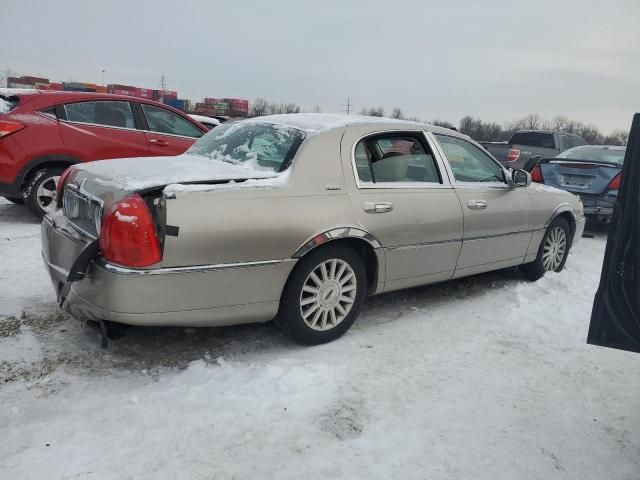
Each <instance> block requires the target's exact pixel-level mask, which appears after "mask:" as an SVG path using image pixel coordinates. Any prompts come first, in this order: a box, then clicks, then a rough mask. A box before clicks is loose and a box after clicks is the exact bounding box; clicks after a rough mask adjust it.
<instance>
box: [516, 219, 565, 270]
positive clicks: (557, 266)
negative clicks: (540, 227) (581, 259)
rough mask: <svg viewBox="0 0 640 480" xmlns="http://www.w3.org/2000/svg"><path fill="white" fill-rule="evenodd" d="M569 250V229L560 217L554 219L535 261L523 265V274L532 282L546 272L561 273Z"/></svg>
mask: <svg viewBox="0 0 640 480" xmlns="http://www.w3.org/2000/svg"><path fill="white" fill-rule="evenodd" d="M570 248H571V228H570V227H569V223H568V222H567V221H566V220H565V219H564V218H561V217H558V218H556V219H555V220H554V221H553V222H551V225H549V227H548V228H547V231H546V232H545V234H544V237H543V238H542V242H541V243H540V247H539V248H538V255H537V256H536V259H535V260H534V261H533V262H531V263H528V264H526V265H523V267H522V269H523V270H524V272H525V274H526V275H527V276H528V277H529V278H530V279H532V280H538V279H539V278H542V277H543V276H544V274H545V273H546V272H561V271H562V269H563V268H564V265H565V263H566V262H567V257H568V256H569V249H570Z"/></svg>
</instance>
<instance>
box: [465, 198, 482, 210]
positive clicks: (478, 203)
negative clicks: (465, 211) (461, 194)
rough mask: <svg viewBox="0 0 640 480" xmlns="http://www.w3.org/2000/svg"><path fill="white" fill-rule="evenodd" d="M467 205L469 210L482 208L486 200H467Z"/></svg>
mask: <svg viewBox="0 0 640 480" xmlns="http://www.w3.org/2000/svg"><path fill="white" fill-rule="evenodd" d="M467 207H469V208H470V209H471V210H484V209H485V208H487V202H486V201H484V200H469V201H468V202H467Z"/></svg>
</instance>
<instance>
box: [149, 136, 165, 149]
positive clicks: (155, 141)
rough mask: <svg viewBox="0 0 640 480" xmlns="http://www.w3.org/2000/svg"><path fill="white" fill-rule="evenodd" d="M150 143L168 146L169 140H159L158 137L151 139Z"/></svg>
mask: <svg viewBox="0 0 640 480" xmlns="http://www.w3.org/2000/svg"><path fill="white" fill-rule="evenodd" d="M149 143H153V144H154V145H158V146H159V147H168V146H169V142H167V141H165V140H158V139H156V138H152V139H151V140H149Z"/></svg>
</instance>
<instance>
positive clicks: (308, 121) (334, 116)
mask: <svg viewBox="0 0 640 480" xmlns="http://www.w3.org/2000/svg"><path fill="white" fill-rule="evenodd" d="M247 121H255V122H264V123H273V124H276V125H283V126H289V127H294V128H298V129H300V130H303V131H304V132H306V133H309V134H317V133H321V132H325V131H329V130H333V129H336V128H343V127H347V126H349V125H371V126H374V125H379V126H381V127H384V126H385V125H387V126H389V125H395V126H412V127H418V128H426V129H428V130H430V131H434V132H440V133H447V134H450V135H455V136H459V137H464V138H467V137H466V135H462V134H461V133H459V132H456V131H455V130H450V129H448V128H442V127H436V126H434V125H429V124H427V123H421V122H414V121H411V120H398V119H395V118H387V117H368V116H364V115H346V114H338V113H288V114H282V115H266V116H264V117H255V118H252V119H249V120H247Z"/></svg>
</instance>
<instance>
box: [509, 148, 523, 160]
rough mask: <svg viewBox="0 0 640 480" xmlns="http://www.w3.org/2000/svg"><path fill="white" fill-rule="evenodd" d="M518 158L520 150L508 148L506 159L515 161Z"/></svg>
mask: <svg viewBox="0 0 640 480" xmlns="http://www.w3.org/2000/svg"><path fill="white" fill-rule="evenodd" d="M518 158H520V150H518V149H517V148H510V149H509V154H508V155H507V161H508V162H515V161H516V160H518Z"/></svg>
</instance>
